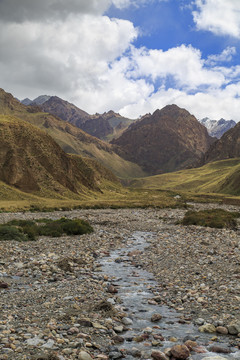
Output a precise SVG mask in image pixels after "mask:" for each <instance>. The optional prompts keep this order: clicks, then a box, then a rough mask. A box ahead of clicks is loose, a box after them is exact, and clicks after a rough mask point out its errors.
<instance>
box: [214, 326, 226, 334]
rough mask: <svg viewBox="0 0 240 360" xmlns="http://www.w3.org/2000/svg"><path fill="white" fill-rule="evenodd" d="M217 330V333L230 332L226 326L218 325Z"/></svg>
mask: <svg viewBox="0 0 240 360" xmlns="http://www.w3.org/2000/svg"><path fill="white" fill-rule="evenodd" d="M216 331H217V333H219V334H222V335H227V334H228V329H227V328H226V327H225V326H217V327H216Z"/></svg>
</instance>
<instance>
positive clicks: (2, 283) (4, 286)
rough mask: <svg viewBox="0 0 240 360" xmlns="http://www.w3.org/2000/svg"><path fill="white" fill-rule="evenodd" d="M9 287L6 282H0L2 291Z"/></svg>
mask: <svg viewBox="0 0 240 360" xmlns="http://www.w3.org/2000/svg"><path fill="white" fill-rule="evenodd" d="M8 288H9V285H8V284H7V283H5V282H0V289H8Z"/></svg>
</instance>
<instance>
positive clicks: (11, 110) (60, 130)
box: [0, 89, 146, 178]
mask: <svg viewBox="0 0 240 360" xmlns="http://www.w3.org/2000/svg"><path fill="white" fill-rule="evenodd" d="M0 114H4V115H11V116H15V117H17V118H20V119H23V120H24V121H27V122H29V123H31V124H32V125H35V126H37V127H39V128H40V129H42V130H45V131H46V132H47V133H48V134H49V135H50V136H52V138H53V139H54V140H55V141H56V142H57V143H58V144H59V145H60V146H61V148H62V149H63V150H64V151H65V152H66V153H71V154H77V155H81V156H84V157H89V158H91V159H94V160H97V161H99V162H100V163H102V164H103V165H104V166H105V167H107V168H109V169H110V170H111V171H112V172H113V173H114V174H115V175H117V176H118V177H120V178H129V177H139V176H141V177H142V176H145V175H146V174H145V173H144V171H143V170H142V169H141V168H140V167H139V166H138V165H137V164H133V163H131V162H129V161H126V160H125V159H123V158H121V157H120V156H119V155H118V154H116V152H114V150H113V146H112V145H110V144H107V143H105V142H103V141H101V140H99V139H97V138H96V137H93V136H91V135H89V134H87V133H85V132H84V131H82V130H81V129H79V128H77V127H76V126H74V125H72V124H70V123H68V122H66V121H63V120H61V119H60V118H58V117H56V116H53V115H51V114H48V113H44V112H41V109H40V108H39V107H38V106H25V105H23V104H21V103H20V102H18V101H17V100H16V99H14V97H13V96H12V95H11V94H9V93H6V92H5V91H4V90H3V89H0Z"/></svg>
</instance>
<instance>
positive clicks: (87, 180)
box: [0, 115, 116, 196]
mask: <svg viewBox="0 0 240 360" xmlns="http://www.w3.org/2000/svg"><path fill="white" fill-rule="evenodd" d="M0 164H1V167H0V181H3V182H5V183H6V184H8V185H11V186H14V187H16V188H17V189H19V190H21V191H24V192H32V193H38V194H39V195H43V196H46V195H52V194H55V195H61V196H69V194H70V193H75V194H79V193H83V192H86V191H87V190H95V191H96V190H100V189H99V185H100V182H99V179H100V176H101V175H100V174H97V171H96V170H94V169H93V168H92V167H91V166H89V164H88V163H87V162H85V161H84V159H82V158H80V157H77V158H76V159H75V158H72V157H71V156H70V155H67V154H66V153H65V152H64V151H63V150H62V149H61V148H60V146H59V145H58V144H56V143H55V141H54V140H53V139H52V137H50V136H49V135H47V134H46V133H45V132H43V131H42V130H40V129H38V128H37V127H35V126H32V125H30V124H28V123H26V122H24V121H22V120H19V119H17V118H14V117H13V116H10V115H0ZM104 176H105V179H107V180H110V181H114V180H115V181H116V178H115V179H114V176H113V175H112V174H109V172H108V171H107V170H106V171H105V174H104Z"/></svg>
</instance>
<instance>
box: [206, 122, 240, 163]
mask: <svg viewBox="0 0 240 360" xmlns="http://www.w3.org/2000/svg"><path fill="white" fill-rule="evenodd" d="M236 157H240V122H239V123H237V125H236V126H235V127H234V128H232V129H230V130H228V131H227V132H225V133H224V134H223V136H222V137H221V139H219V140H217V141H216V142H215V143H214V144H212V146H211V147H210V148H209V150H208V151H207V152H206V154H205V155H204V157H203V160H202V164H206V163H208V162H211V161H216V160H223V159H229V158H236Z"/></svg>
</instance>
